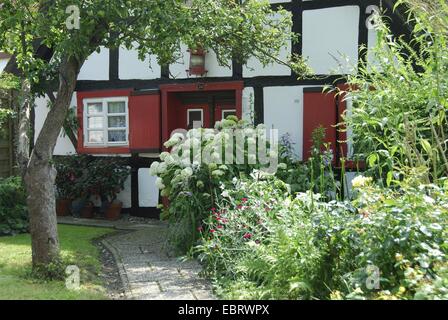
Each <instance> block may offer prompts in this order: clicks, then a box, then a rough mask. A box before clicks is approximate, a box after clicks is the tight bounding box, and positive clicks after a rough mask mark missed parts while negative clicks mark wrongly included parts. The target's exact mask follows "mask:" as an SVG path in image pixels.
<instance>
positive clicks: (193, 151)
mask: <svg viewBox="0 0 448 320" xmlns="http://www.w3.org/2000/svg"><path fill="white" fill-rule="evenodd" d="M236 131H238V132H239V133H242V134H243V136H242V137H243V142H244V143H242V144H238V143H237V141H236V139H237V138H235V136H234V133H235V132H236ZM262 132H266V129H265V127H264V125H259V126H257V127H254V126H252V125H250V124H248V123H247V122H245V121H243V120H238V119H237V118H236V117H235V116H229V117H228V118H227V119H225V120H223V121H222V122H221V121H219V122H217V123H216V125H215V128H214V129H205V128H197V129H192V130H190V131H188V132H185V133H179V132H178V133H174V134H173V135H172V136H171V138H170V139H169V140H168V141H167V142H166V143H165V144H164V145H165V147H166V148H170V152H163V153H161V155H160V160H161V161H160V162H154V163H153V164H152V165H151V168H150V174H151V175H154V176H157V179H156V185H157V187H158V188H159V189H160V190H161V195H162V196H163V197H166V198H167V199H168V200H169V204H170V205H169V206H168V207H167V208H164V211H163V214H162V218H164V219H166V220H168V221H169V222H170V230H169V239H170V240H171V242H172V244H173V246H174V247H175V248H177V249H178V250H179V252H186V251H188V250H189V249H190V248H191V246H192V245H193V244H195V242H196V240H197V239H198V237H199V232H198V227H200V226H201V223H202V221H203V220H204V219H206V218H207V217H208V215H209V211H210V209H211V208H212V207H214V206H215V205H216V203H217V202H218V201H219V200H220V199H221V197H222V196H221V191H220V190H221V188H224V187H225V186H227V185H229V183H230V182H231V181H232V179H234V178H240V177H242V176H247V175H249V174H250V173H251V172H252V171H253V170H254V169H256V170H260V175H263V174H266V173H263V172H262V169H263V167H265V166H264V165H263V164H262V163H260V162H259V158H258V157H257V153H256V154H255V155H254V154H253V153H251V152H249V151H250V148H251V147H250V146H257V147H256V148H257V150H258V148H259V147H260V144H259V143H258V142H259V139H260V136H261V135H262ZM228 146H231V148H230V149H229V148H228ZM276 149H277V148H276V146H275V145H274V144H269V145H268V146H267V148H266V152H267V156H268V157H269V159H273V160H275V161H277V159H278V155H277V151H276ZM198 150H199V152H197V151H198ZM229 150H230V155H231V156H232V157H233V158H234V159H237V157H238V154H239V155H242V159H240V160H242V161H239V164H238V163H235V162H236V161H233V162H231V163H227V162H228V161H226V160H227V159H228V156H229ZM281 167H284V166H283V165H281Z"/></svg>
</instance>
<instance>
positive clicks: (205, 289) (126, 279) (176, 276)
mask: <svg viewBox="0 0 448 320" xmlns="http://www.w3.org/2000/svg"><path fill="white" fill-rule="evenodd" d="M59 222H60V223H68V224H83V225H95V226H103V227H115V228H117V229H121V230H128V231H129V232H126V233H121V234H117V235H114V236H111V237H108V238H106V239H105V240H103V241H102V242H103V244H104V245H105V246H106V247H107V248H108V249H109V250H110V251H111V252H112V253H113V255H114V256H115V259H116V260H117V265H118V268H119V271H120V277H121V279H122V282H123V285H124V288H125V292H126V298H127V299H138V300H210V299H214V296H213V294H212V290H211V286H210V283H209V282H208V281H207V280H205V279H202V278H201V277H199V271H200V270H201V266H200V265H199V263H198V262H197V261H184V262H183V261H181V260H180V259H179V258H176V257H172V256H169V255H168V254H167V252H166V251H165V250H164V244H165V235H166V228H167V225H166V224H165V223H162V222H160V221H157V220H154V222H151V223H146V224H144V225H143V224H140V225H134V226H133V225H132V224H129V223H121V222H115V223H111V222H108V221H92V220H85V219H73V218H63V219H59Z"/></svg>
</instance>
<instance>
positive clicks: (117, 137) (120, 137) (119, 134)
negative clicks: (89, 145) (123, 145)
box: [108, 130, 126, 142]
mask: <svg viewBox="0 0 448 320" xmlns="http://www.w3.org/2000/svg"><path fill="white" fill-rule="evenodd" d="M108 135H109V136H108V139H109V140H108V141H109V142H125V141H126V130H113V131H109V133H108Z"/></svg>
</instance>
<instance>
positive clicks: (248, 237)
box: [243, 232, 252, 239]
mask: <svg viewBox="0 0 448 320" xmlns="http://www.w3.org/2000/svg"><path fill="white" fill-rule="evenodd" d="M243 238H244V239H250V238H252V234H251V233H249V232H246V233H245V234H244V236H243Z"/></svg>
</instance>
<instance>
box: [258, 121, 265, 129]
mask: <svg viewBox="0 0 448 320" xmlns="http://www.w3.org/2000/svg"><path fill="white" fill-rule="evenodd" d="M265 129H266V125H264V124H263V123H260V124H259V125H258V126H257V130H265Z"/></svg>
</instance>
